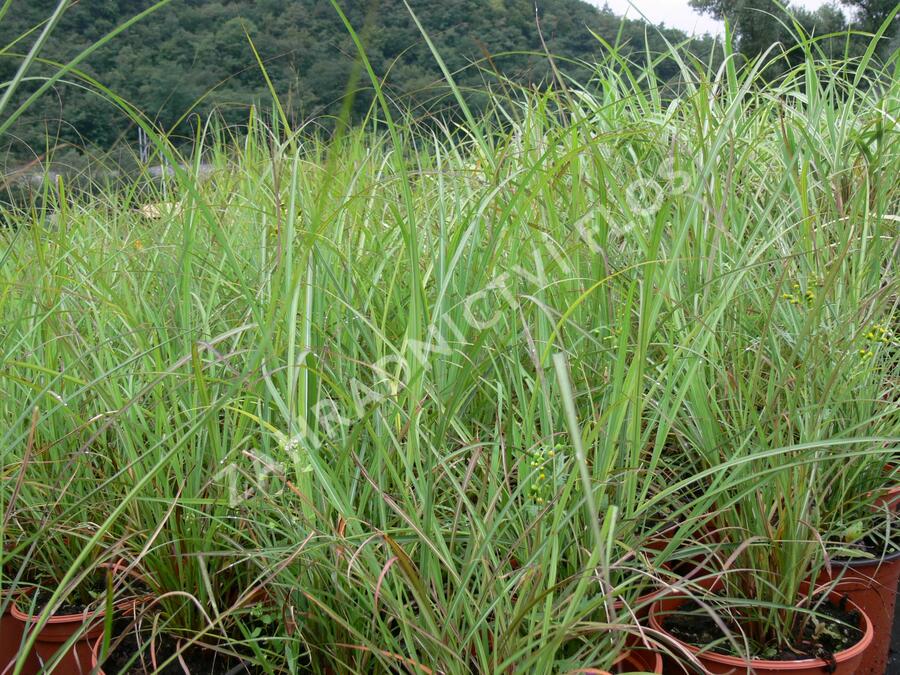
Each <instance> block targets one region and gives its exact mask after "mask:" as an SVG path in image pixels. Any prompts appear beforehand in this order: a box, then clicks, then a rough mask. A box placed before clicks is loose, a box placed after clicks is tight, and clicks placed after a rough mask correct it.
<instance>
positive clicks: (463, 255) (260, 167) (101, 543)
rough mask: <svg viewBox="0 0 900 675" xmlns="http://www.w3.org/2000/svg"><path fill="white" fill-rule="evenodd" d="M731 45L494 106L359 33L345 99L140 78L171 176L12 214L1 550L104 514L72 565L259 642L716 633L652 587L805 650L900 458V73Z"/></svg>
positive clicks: (743, 650)
mask: <svg viewBox="0 0 900 675" xmlns="http://www.w3.org/2000/svg"><path fill="white" fill-rule="evenodd" d="M352 28H353V26H352V24H350V22H349V21H348V29H352ZM354 35H355V34H354ZM598 44H599V43H598ZM360 46H361V43H360ZM723 49H724V50H725V51H724V53H722V54H719V55H713V56H711V61H710V63H709V64H704V63H700V62H697V61H696V60H694V59H686V58H684V52H683V50H682V48H681V47H679V46H673V47H672V50H671V51H670V52H669V53H667V54H660V55H658V56H657V59H656V63H655V65H656V66H658V67H657V68H652V67H648V68H646V69H639V68H636V67H634V66H632V65H629V63H628V61H627V59H626V58H625V55H624V53H623V52H621V51H617V50H615V49H608V48H607V47H606V46H605V45H599V46H598V50H600V52H601V55H600V56H599V57H598V62H597V63H596V64H594V66H593V68H594V70H593V72H594V77H593V78H592V79H590V80H589V81H585V82H577V83H576V82H567V83H566V86H565V88H562V87H557V88H554V87H545V88H543V89H540V90H535V91H529V92H522V91H516V90H515V89H512V88H507V89H508V90H509V91H510V92H512V93H510V94H508V95H506V96H501V95H500V94H498V93H493V94H491V95H490V98H489V102H490V105H489V106H488V107H487V109H486V111H485V112H484V113H483V114H479V113H475V112H473V111H472V110H471V109H469V108H468V105H467V98H466V96H465V92H462V91H460V90H459V89H458V88H457V87H456V86H455V84H453V78H452V75H453V73H452V72H451V71H450V70H449V69H447V68H446V67H445V66H446V64H444V62H443V61H441V60H440V54H434V57H435V58H436V59H438V60H439V62H440V63H441V65H442V67H444V70H445V75H446V77H447V80H448V87H449V91H450V93H451V95H452V96H453V97H454V99H455V100H456V101H457V105H458V106H459V109H460V110H462V111H463V113H462V117H461V118H459V119H458V120H457V123H456V124H454V125H452V126H450V125H447V124H444V123H442V122H441V120H440V119H439V118H435V119H433V120H430V124H429V126H424V125H422V124H421V123H420V121H417V120H416V119H415V118H413V117H412V116H410V115H406V114H403V113H401V112H398V110H397V109H396V108H395V107H393V106H392V105H391V104H390V103H391V102H390V101H389V100H388V97H387V95H386V94H385V92H384V91H383V90H382V89H381V86H382V80H381V77H380V75H381V74H380V73H378V72H377V71H376V69H375V68H376V67H375V66H373V65H372V64H371V63H369V62H368V61H367V60H366V59H365V52H364V50H361V53H360V57H359V58H360V61H361V63H362V68H363V69H364V71H365V72H364V74H365V75H366V76H368V77H369V85H368V86H370V87H371V88H372V90H373V91H374V92H375V101H376V102H375V104H374V105H373V107H372V109H371V110H370V111H369V113H370V114H369V117H368V118H367V123H366V124H365V125H363V126H360V127H359V128H348V127H345V126H341V131H340V133H339V134H337V135H336V136H335V137H326V136H324V135H323V134H313V133H311V132H310V129H309V127H304V128H301V129H292V128H291V127H290V125H289V124H288V116H287V114H284V115H282V112H281V109H280V102H279V99H278V98H277V93H278V92H274V91H273V98H272V102H271V103H272V105H271V107H272V109H273V110H274V111H275V112H274V113H273V114H271V115H269V114H268V113H264V112H260V110H258V109H254V110H252V111H250V113H249V116H248V120H247V124H246V125H245V126H243V127H241V128H228V127H226V126H224V125H223V124H222V123H221V122H220V121H217V120H216V119H211V120H209V121H208V122H207V123H205V124H202V125H200V126H199V127H198V129H197V132H196V134H197V135H196V137H195V138H194V139H193V143H192V144H191V146H190V147H189V148H187V146H183V147H182V149H181V150H179V149H177V148H175V147H173V146H172V145H170V144H169V143H168V142H167V139H166V138H165V136H164V134H161V133H159V130H157V129H154V128H153V127H152V125H149V124H147V122H146V120H145V119H144V118H142V117H141V116H140V115H139V114H137V113H136V112H134V111H132V113H134V119H135V123H136V124H139V125H141V126H142V127H143V128H145V130H146V131H147V133H148V136H149V137H150V138H151V140H152V141H153V143H154V152H155V153H157V156H158V157H160V158H162V157H165V158H166V160H167V161H168V164H169V166H171V167H172V175H170V176H164V177H163V178H162V179H158V178H156V177H153V176H150V175H148V174H146V173H145V174H144V175H142V176H140V177H138V178H137V179H136V181H135V185H134V186H132V187H131V188H130V189H125V190H109V189H104V188H103V187H102V186H100V185H98V186H94V187H95V188H96V189H93V190H91V191H89V192H85V193H81V192H77V191H74V190H70V189H69V184H68V182H67V181H66V180H65V179H63V180H61V181H58V182H56V183H53V184H47V185H46V186H45V189H44V194H43V195H42V196H41V202H40V204H38V202H37V201H36V202H35V203H34V204H31V205H29V206H30V208H28V209H25V210H23V211H21V212H20V213H19V214H18V215H16V216H15V218H16V219H17V227H15V228H10V229H4V230H0V241H2V244H0V246H2V248H0V366H2V367H0V420H2V424H0V463H2V473H0V515H3V516H4V520H3V521H2V523H3V527H2V529H0V543H2V544H3V545H2V547H0V556H3V563H4V568H3V575H4V577H3V578H4V583H5V581H6V580H7V579H12V578H16V576H17V575H19V576H20V578H21V575H20V572H22V570H23V569H25V568H26V562H25V559H24V558H23V555H24V552H26V551H28V550H33V551H39V550H40V551H44V549H39V548H37V547H38V544H39V543H40V542H39V540H40V538H41V536H42V535H43V533H44V532H54V533H69V534H71V533H73V532H77V533H78V534H79V535H80V536H79V538H78V542H79V545H78V546H77V547H75V548H73V549H72V550H70V551H67V552H59V553H58V554H55V553H53V552H52V551H51V550H50V549H46V554H45V553H43V552H42V553H40V560H41V561H42V563H41V564H44V563H46V564H47V565H52V566H53V567H54V568H55V569H54V576H55V577H58V579H57V581H58V583H59V585H60V588H63V589H65V588H69V587H70V586H71V583H72V581H73V579H76V578H78V575H79V574H80V573H81V570H83V569H84V565H85V564H86V563H87V562H88V561H89V560H91V559H92V557H93V556H95V555H97V552H102V553H103V555H105V556H106V557H114V556H120V557H121V558H122V559H123V560H125V561H127V564H128V566H129V568H130V569H132V570H133V571H136V572H138V573H140V574H141V575H142V576H143V577H144V578H145V580H146V584H147V585H148V586H149V587H150V589H151V591H152V592H153V593H154V594H155V596H156V598H155V599H154V600H153V601H151V602H149V603H147V607H146V610H145V611H146V613H145V617H146V618H147V620H148V621H150V623H151V625H156V626H158V629H159V631H161V632H165V633H167V634H169V635H174V636H176V637H178V638H180V639H181V640H182V641H183V643H184V644H188V643H191V642H193V643H194V644H199V643H203V644H204V645H206V646H212V647H214V648H215V649H217V650H220V651H221V652H227V653H231V654H238V655H240V656H241V657H242V658H243V659H244V660H245V662H246V663H248V664H250V665H252V666H254V667H259V668H260V669H262V670H265V671H266V672H292V670H291V669H292V668H293V669H294V671H293V672H300V671H304V672H314V673H328V672H359V673H378V672H385V671H387V670H391V669H394V670H396V669H400V668H405V669H409V670H418V671H421V672H445V673H453V674H456V673H458V674H460V675H463V674H467V673H471V672H483V673H505V672H570V671H575V670H578V669H580V668H596V669H601V670H607V671H609V670H611V669H612V668H613V667H614V664H615V663H616V661H617V660H618V659H621V658H622V656H623V654H624V653H625V652H627V651H629V650H632V649H637V648H642V649H659V650H669V651H673V652H675V653H676V655H677V656H678V657H680V658H684V659H686V660H689V659H688V657H686V656H685V654H684V653H683V652H680V651H678V650H677V649H675V648H673V647H672V645H671V643H670V642H667V641H666V640H663V639H661V636H660V634H658V633H655V632H654V631H652V630H649V629H647V628H646V625H645V624H642V622H644V618H643V614H644V613H645V612H646V609H647V608H648V607H649V605H650V604H651V603H652V602H653V600H654V599H656V597H655V596H654V594H658V593H667V594H669V595H670V596H671V595H672V594H676V593H687V594H689V595H692V596H693V597H694V598H695V599H697V600H698V601H700V602H701V603H702V612H703V615H704V616H707V617H709V616H715V617H716V619H717V620H718V621H719V624H716V625H720V627H721V626H724V627H725V630H724V631H723V632H721V634H720V635H719V636H718V637H717V638H716V640H717V648H722V649H726V650H730V651H732V652H733V653H735V654H740V655H743V656H769V655H772V654H785V653H793V654H796V653H797V648H798V643H797V636H798V634H802V633H804V629H805V628H806V627H810V626H812V627H813V631H812V632H813V633H815V630H816V629H815V626H817V625H819V623H817V622H821V617H820V614H821V610H822V608H823V606H824V604H823V602H822V596H821V595H817V593H816V590H815V589H813V588H811V587H808V586H806V585H805V583H806V582H809V581H811V580H813V579H814V578H815V575H816V574H817V570H819V569H821V568H822V567H823V566H824V565H825V564H826V561H827V560H828V557H829V556H831V557H833V556H834V555H835V554H836V553H838V550H837V549H835V548H832V543H831V542H834V541H835V540H836V539H840V540H842V541H843V544H842V546H843V545H849V544H850V543H851V542H850V540H851V539H854V538H855V537H856V536H857V533H859V532H861V531H865V530H866V528H868V524H867V522H868V521H866V520H865V518H864V517H863V516H862V515H861V514H865V513H868V511H867V509H868V508H869V506H871V505H873V504H874V503H875V499H876V497H875V496H872V497H871V498H870V497H868V496H866V495H869V494H871V495H876V494H877V493H878V491H879V490H883V489H884V488H886V487H889V486H891V485H892V481H893V477H894V475H895V473H896V467H895V466H894V464H895V463H896V462H895V457H896V451H897V448H898V438H900V427H898V425H900V416H898V415H897V414H896V412H897V401H898V397H897V389H896V388H897V376H896V372H897V350H896V344H895V342H894V340H895V338H894V337H893V335H894V334H895V333H896V330H897V329H896V325H897V320H898V317H897V309H898V308H897V300H896V298H897V297H898V293H900V289H898V287H897V275H896V274H895V273H894V272H895V260H896V259H897V256H896V253H897V248H896V246H897V245H896V241H897V237H896V232H897V226H898V224H900V220H898V215H897V213H898V206H900V190H898V186H897V185H896V184H895V182H892V181H891V180H889V179H888V177H890V176H896V175H897V174H898V172H900V152H898V151H900V146H898V142H900V141H898V135H897V134H896V133H893V132H892V131H891V130H892V129H894V128H895V126H894V125H895V120H896V119H898V111H900V103H898V101H900V87H898V81H897V77H896V75H895V71H894V70H891V68H890V67H885V68H883V69H882V68H880V67H879V66H877V65H876V64H874V63H872V62H870V61H867V62H865V63H858V62H851V61H828V60H824V59H822V58H819V57H818V55H817V51H816V43H815V41H814V40H807V41H806V42H804V46H803V47H802V49H801V50H800V52H802V54H799V53H798V56H801V55H802V60H803V63H802V64H801V65H800V66H798V67H796V68H794V69H791V70H790V71H788V72H787V73H786V74H785V75H784V76H783V77H782V78H781V79H779V80H777V81H774V82H770V81H767V80H766V79H765V78H764V74H763V73H762V72H761V69H762V64H761V63H759V62H749V63H745V64H741V63H739V62H738V61H737V59H736V58H735V55H734V54H733V53H731V52H730V51H729V49H730V48H729V47H728V46H727V43H726V44H725V45H723ZM723 59H724V60H723ZM720 62H722V63H723V64H724V65H722V66H721V67H719V65H718V64H719V63H720ZM664 72H665V73H667V74H668V75H667V76H666V77H665V78H663V76H662V74H661V73H664ZM673 73H674V74H675V75H672V74H673ZM494 91H495V92H496V91H500V89H499V88H498V89H495V90H494ZM108 95H109V96H111V97H113V99H114V96H113V95H112V94H108ZM116 102H117V103H118V104H119V105H122V106H123V107H124V108H125V109H126V110H130V108H128V106H127V104H125V103H124V102H122V101H116ZM875 129H884V130H885V131H884V133H879V134H875V135H872V134H873V130H875ZM201 167H211V169H208V168H204V169H203V170H202V171H201ZM163 202H167V203H173V204H178V205H179V208H177V209H171V210H164V211H161V212H160V213H159V218H155V219H152V220H151V219H148V218H144V217H142V215H141V214H140V212H139V207H140V206H141V205H142V204H146V203H150V204H154V203H163ZM50 212H53V213H54V214H56V224H57V225H58V226H57V227H50V226H49V213H50ZM879 326H880V327H883V328H884V329H885V332H884V333H882V331H881V329H880V328H878V327H879ZM870 335H871V336H872V337H869V336H870ZM885 339H887V342H885ZM863 349H865V352H866V354H865V355H863V354H862V353H861V352H862V350H863ZM870 351H871V352H872V355H871V356H868V354H869V352H870ZM886 467H889V468H887V469H886ZM61 486H64V487H65V490H63V489H62V487H61ZM85 523H90V526H89V527H82V526H83V525H84V524H85ZM35 559H37V558H36V554H32V555H31V558H30V560H35ZM22 574H24V572H22ZM685 577H689V578H685ZM713 582H717V583H718V585H717V586H713V587H712V588H710V586H711V584H712V583H713ZM57 595H58V596H59V597H57V598H56V600H54V602H56V601H57V600H59V599H60V597H61V595H62V593H61V592H60V593H58V594H57ZM153 620H156V623H155V624H153ZM714 623H715V622H714ZM143 625H144V626H146V625H147V623H146V622H145V623H144V624H143ZM828 625H831V624H828ZM106 637H107V638H108V640H107V642H106V643H105V646H104V649H106V648H108V647H112V646H113V644H114V642H113V638H114V636H112V635H107V636H106ZM801 646H802V645H801Z"/></svg>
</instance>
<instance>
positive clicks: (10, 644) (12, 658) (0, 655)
mask: <svg viewBox="0 0 900 675" xmlns="http://www.w3.org/2000/svg"><path fill="white" fill-rule="evenodd" d="M5 602H8V603H9V604H8V605H7V607H6V611H5V612H3V614H2V615H0V673H4V674H5V673H11V672H12V671H13V664H15V662H16V657H18V655H19V649H20V648H21V646H22V640H23V637H24V634H25V633H24V631H23V627H22V622H21V621H19V620H18V619H16V618H15V617H14V616H13V615H12V614H11V613H10V611H9V610H10V609H11V608H12V605H13V600H12V598H9V599H8V600H7V598H6V597H4V598H0V606H2V605H3V603H5ZM38 670H40V665H39V664H38V660H37V656H35V655H34V654H29V655H28V658H27V659H26V661H25V664H24V667H23V668H22V675H36V674H37V672H38Z"/></svg>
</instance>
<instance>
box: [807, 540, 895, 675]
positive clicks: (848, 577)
mask: <svg viewBox="0 0 900 675" xmlns="http://www.w3.org/2000/svg"><path fill="white" fill-rule="evenodd" d="M835 580H837V585H836V586H835V592H836V593H837V594H838V595H841V596H844V595H846V596H847V598H848V599H849V600H850V601H851V602H852V603H853V604H855V605H857V606H858V607H859V608H860V609H862V611H863V612H864V613H865V614H866V616H868V617H869V620H870V621H871V622H872V627H873V629H874V631H875V639H874V640H873V641H872V646H871V647H870V648H869V649H868V650H867V651H866V653H865V656H864V658H863V662H862V663H861V664H860V666H859V670H857V672H858V673H860V675H884V672H885V668H886V667H887V662H888V652H889V651H890V648H891V630H892V627H893V625H894V610H895V609H896V600H897V582H898V581H900V552H897V553H892V554H891V555H888V556H885V557H884V558H881V559H879V560H844V561H838V562H832V565H831V574H829V573H828V572H827V571H823V572H822V574H821V575H820V576H819V579H818V582H819V584H824V583H830V582H833V581H835Z"/></svg>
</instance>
